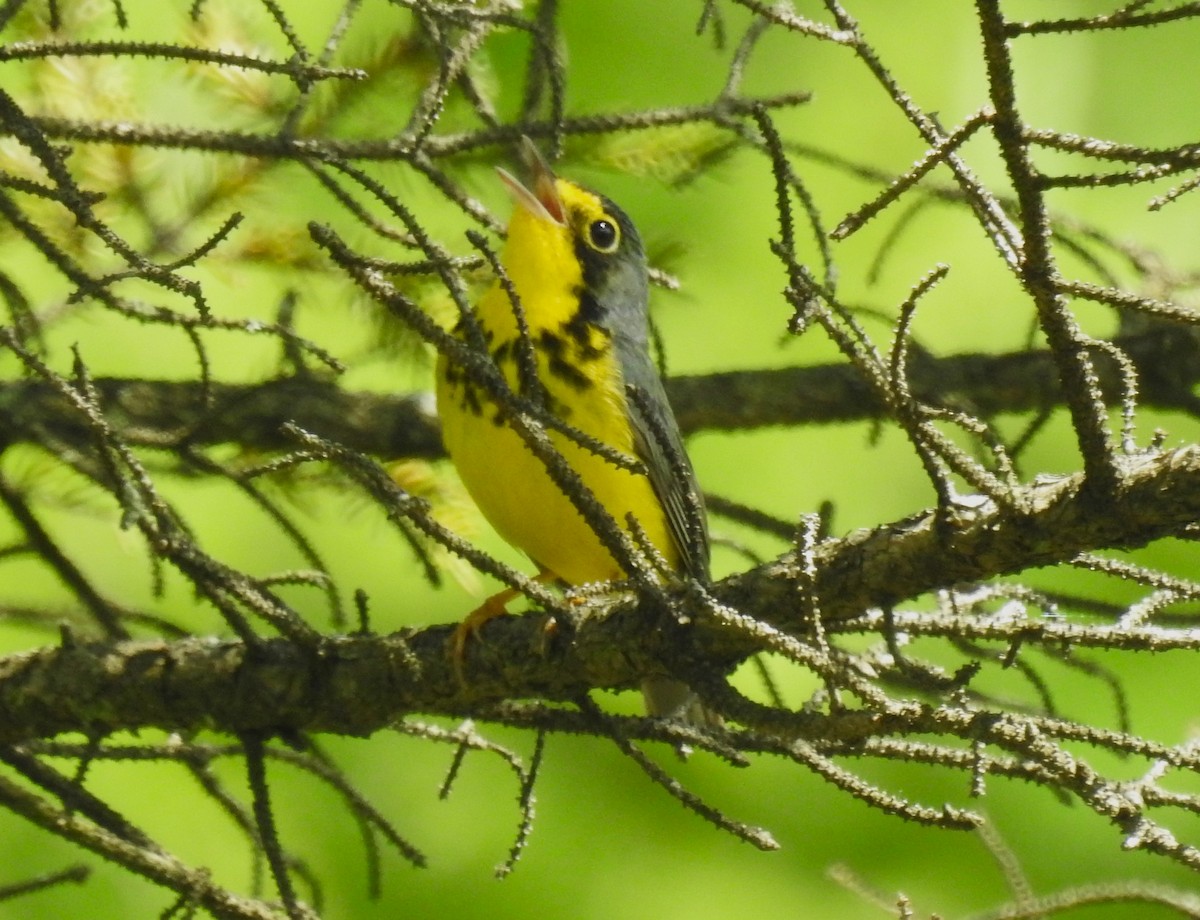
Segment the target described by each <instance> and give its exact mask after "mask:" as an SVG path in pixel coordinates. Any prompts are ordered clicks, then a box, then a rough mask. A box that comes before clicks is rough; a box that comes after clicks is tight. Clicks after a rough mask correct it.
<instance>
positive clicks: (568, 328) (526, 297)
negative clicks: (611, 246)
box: [437, 210, 679, 584]
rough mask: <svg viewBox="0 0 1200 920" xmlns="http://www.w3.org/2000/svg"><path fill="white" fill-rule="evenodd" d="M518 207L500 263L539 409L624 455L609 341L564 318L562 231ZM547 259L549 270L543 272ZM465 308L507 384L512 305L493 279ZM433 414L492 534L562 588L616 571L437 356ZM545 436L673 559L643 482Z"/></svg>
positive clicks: (513, 365) (513, 345) (572, 281)
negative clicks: (525, 341) (531, 363)
mask: <svg viewBox="0 0 1200 920" xmlns="http://www.w3.org/2000/svg"><path fill="white" fill-rule="evenodd" d="M522 220H529V221H531V222H532V221H536V218H534V217H532V216H528V215H524V214H523V213H522V212H521V211H520V210H518V212H517V213H516V214H514V217H513V223H512V224H511V225H510V228H509V243H508V246H507V247H506V249H505V252H504V256H503V262H504V265H505V269H506V272H507V274H508V276H509V278H510V279H511V281H512V283H513V284H514V286H515V287H516V290H517V292H518V294H519V297H520V301H521V304H522V307H523V310H524V313H525V317H526V320H527V322H528V324H529V327H530V338H531V341H532V344H533V346H534V351H535V355H536V358H537V362H536V363H537V373H538V379H539V381H540V383H541V385H542V387H543V388H544V390H545V393H546V396H547V402H548V406H549V408H550V411H551V412H553V414H555V415H556V416H558V417H559V418H561V419H563V421H565V422H567V423H568V424H570V425H572V426H573V427H575V428H577V429H579V430H580V431H582V432H583V433H584V434H586V435H589V436H590V437H592V438H595V439H597V440H599V441H601V442H603V443H604V444H607V445H608V446H610V447H612V448H615V449H616V450H618V451H621V452H622V453H624V454H627V455H629V456H631V457H632V456H633V455H634V445H633V434H632V430H631V428H630V425H629V420H628V416H627V414H626V408H625V406H626V398H625V389H624V381H623V380H622V378H621V373H620V367H619V364H618V361H617V356H616V353H615V350H614V348H613V343H612V341H611V338H610V337H609V336H608V335H607V333H605V332H604V330H602V329H599V328H597V327H596V326H594V325H590V324H585V323H581V322H575V323H572V322H571V320H572V319H573V318H576V316H577V313H578V311H579V306H580V304H579V292H580V291H581V290H582V277H581V273H580V269H579V264H578V261H577V260H576V259H575V257H574V253H573V251H572V249H571V245H570V239H569V237H568V236H566V235H565V234H564V235H563V236H562V237H561V238H559V237H557V236H556V235H555V234H553V233H551V232H548V231H546V230H545V229H544V228H543V227H541V226H540V225H539V224H540V223H545V222H544V221H542V222H539V223H538V224H531V225H530V226H528V227H523V226H521V224H520V221H522ZM547 266H554V267H555V270H554V271H552V272H547V271H546V267H547ZM477 316H478V319H479V323H480V326H481V327H482V328H483V331H484V334H485V337H486V338H487V340H488V341H487V344H488V349H489V351H490V352H491V354H492V356H493V358H494V360H495V361H496V363H497V365H498V366H499V367H500V368H501V369H502V370H503V372H504V374H505V377H506V379H507V380H508V382H509V385H510V386H511V387H513V389H514V390H517V389H518V372H517V362H516V354H517V348H518V342H519V333H518V327H517V323H516V319H515V317H514V311H513V308H512V304H511V303H510V300H509V297H508V295H507V294H506V293H505V291H504V290H503V288H501V287H500V286H499V285H496V286H495V287H493V288H492V289H491V290H490V291H489V292H488V293H487V294H486V295H485V296H484V297H483V298H482V299H481V301H480V303H479V306H478V310H477ZM437 378H438V387H437V395H438V412H439V414H440V416H441V419H442V438H443V441H444V442H445V445H446V450H447V452H448V453H449V455H450V457H451V459H452V460H453V461H454V465H455V467H457V469H458V472H459V475H460V476H461V478H462V481H463V483H464V484H465V485H466V487H467V490H468V491H469V492H470V493H471V496H472V497H473V498H474V499H475V502H476V503H477V504H478V505H479V508H480V510H481V511H482V512H483V514H484V516H485V517H487V519H488V520H489V521H490V522H491V523H492V526H493V527H495V528H496V530H497V532H498V533H499V534H500V535H501V536H502V537H503V538H504V539H505V540H507V541H508V542H509V543H511V544H512V545H513V546H516V547H517V548H519V549H521V550H522V551H524V552H525V553H526V554H528V555H529V556H530V557H531V558H532V559H533V560H534V562H536V563H537V564H538V566H539V567H541V568H542V569H543V570H546V571H549V572H551V573H553V574H554V575H556V576H558V577H559V578H561V579H563V580H564V581H566V582H568V583H571V584H582V583H585V582H590V581H606V580H612V579H618V578H624V577H625V575H626V573H625V572H623V571H622V570H621V568H620V566H619V565H618V564H617V562H616V560H615V559H614V558H613V557H612V554H611V553H609V551H608V550H607V549H605V548H604V546H603V545H602V544H601V542H600V540H599V539H598V538H597V537H596V535H595V534H594V533H593V532H592V530H591V528H590V527H589V526H588V524H587V522H586V521H585V520H584V518H583V516H582V515H581V514H580V513H579V512H578V511H577V510H576V508H575V506H574V505H573V504H572V502H571V500H570V499H568V498H567V496H566V495H565V494H564V493H563V492H562V491H561V490H560V489H559V487H558V486H557V485H555V483H554V481H553V480H552V479H551V477H550V475H549V473H548V472H547V471H546V468H545V466H544V464H543V463H542V461H541V460H539V459H538V458H537V457H536V456H534V454H533V452H532V451H530V449H529V448H528V447H527V446H526V445H525V443H524V442H523V441H522V440H521V438H520V436H519V435H518V434H517V433H516V432H515V431H513V429H512V428H511V427H510V426H509V425H508V424H507V423H506V420H505V419H506V415H505V412H504V411H503V410H502V409H501V408H500V407H499V406H498V405H496V403H494V402H492V401H491V400H488V399H487V398H486V397H485V396H484V394H483V392H482V391H481V390H480V389H479V388H477V387H475V386H474V385H472V384H471V382H470V381H469V380H468V379H466V377H465V376H464V374H463V372H462V371H461V370H460V369H457V368H454V367H452V366H450V364H449V362H448V361H447V359H446V358H445V357H442V358H441V359H440V360H439V362H438V372H437ZM550 437H551V440H552V441H553V443H554V444H555V446H556V447H557V449H558V450H559V451H560V452H561V453H562V455H563V457H564V458H565V459H566V461H567V463H568V464H570V466H571V467H572V468H573V469H574V470H575V471H576V472H577V473H578V474H579V476H580V478H581V479H582V480H583V482H584V484H585V485H586V486H587V487H588V488H589V489H590V490H591V491H592V493H593V494H594V495H595V497H596V498H597V499H598V500H599V502H600V504H601V505H602V506H603V507H604V508H605V509H607V511H608V512H609V514H611V515H612V517H613V518H614V519H615V520H616V522H617V523H618V524H619V525H620V526H622V527H623V528H625V529H626V530H628V527H627V525H626V517H627V515H629V514H631V513H632V515H633V516H634V518H635V519H636V520H637V522H638V525H639V527H640V528H641V529H642V530H643V531H644V532H645V534H646V536H647V537H648V539H649V540H650V542H651V543H652V544H653V545H654V546H655V547H656V548H657V549H658V550H659V551H660V552H661V553H662V554H663V555H664V556H665V557H666V558H667V560H668V562H669V563H670V564H671V565H678V564H679V560H678V553H677V551H676V550H675V546H674V542H673V541H672V538H671V536H670V532H669V529H668V524H667V520H666V516H665V514H664V512H663V509H662V506H661V505H660V503H659V501H658V499H657V497H656V496H655V494H654V491H653V489H652V488H651V486H650V482H649V480H648V479H647V478H646V477H645V476H644V475H641V474H638V473H633V472H631V471H629V470H627V469H622V468H620V467H618V466H616V465H615V464H613V463H611V462H609V461H607V460H605V459H603V458H601V457H599V456H597V455H596V454H594V453H592V452H591V451H589V450H587V449H586V448H583V447H581V446H579V445H578V444H576V443H574V442H573V441H571V440H570V439H568V438H566V437H565V436H563V435H561V434H557V433H551V435H550Z"/></svg>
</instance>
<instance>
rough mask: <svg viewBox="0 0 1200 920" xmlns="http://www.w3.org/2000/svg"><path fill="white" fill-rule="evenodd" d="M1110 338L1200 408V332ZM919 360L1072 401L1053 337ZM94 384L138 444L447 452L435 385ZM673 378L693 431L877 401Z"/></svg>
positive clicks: (18, 388) (1151, 399)
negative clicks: (299, 433)
mask: <svg viewBox="0 0 1200 920" xmlns="http://www.w3.org/2000/svg"><path fill="white" fill-rule="evenodd" d="M1112 342H1113V345H1114V346H1116V347H1117V348H1118V349H1120V350H1121V351H1122V352H1124V353H1125V354H1126V355H1128V356H1129V358H1130V360H1131V361H1132V362H1133V364H1134V366H1135V367H1136V368H1137V371H1138V380H1139V384H1140V386H1139V396H1140V403H1141V405H1142V406H1144V407H1153V408H1157V409H1166V410H1174V411H1183V412H1188V413H1193V414H1194V413H1196V412H1197V411H1198V410H1200V405H1198V403H1197V400H1196V398H1195V396H1194V395H1193V393H1192V388H1193V387H1194V386H1195V385H1197V384H1200V332H1197V331H1196V330H1195V329H1194V328H1192V327H1189V326H1185V325H1182V324H1176V323H1167V322H1154V323H1147V324H1145V326H1144V328H1141V329H1139V331H1137V332H1134V333H1129V334H1127V335H1122V336H1118V337H1116V338H1114V339H1113V340H1112ZM909 361H910V364H909V368H908V376H909V385H910V388H911V391H912V394H913V396H914V397H916V398H917V399H919V400H921V401H922V402H925V403H926V404H929V405H942V406H950V407H955V408H960V407H965V408H967V409H968V410H969V411H972V412H974V413H976V414H977V415H979V416H980V417H982V418H991V417H994V416H996V415H999V414H1002V413H1013V412H1025V411H1029V410H1042V409H1048V408H1051V407H1053V406H1056V405H1060V404H1061V403H1062V388H1061V387H1060V386H1059V383H1058V376H1057V368H1056V365H1055V362H1054V360H1053V358H1052V357H1051V354H1050V353H1049V352H1048V351H1044V350H1030V351H1019V352H1009V353H1007V354H961V355H952V356H949V357H944V358H938V357H933V356H931V355H929V354H928V353H925V352H916V353H914V354H913V355H912V356H911V357H910V359H909ZM1095 364H1096V370H1097V374H1098V377H1099V380H1100V384H1101V388H1102V391H1103V393H1104V397H1105V399H1106V400H1107V401H1108V404H1109V405H1117V404H1119V403H1120V400H1121V383H1122V380H1121V371H1120V368H1119V367H1118V366H1117V363H1116V362H1115V361H1114V360H1112V359H1111V357H1109V356H1108V355H1107V354H1103V353H1098V354H1097V355H1096V358H1095ZM95 387H96V391H97V393H98V395H99V398H100V404H101V407H102V408H103V410H104V412H105V414H106V416H107V417H108V418H109V419H110V420H111V422H112V423H113V425H114V427H115V428H116V429H117V430H118V431H119V432H120V433H121V436H122V437H123V438H125V439H126V440H127V441H129V442H130V443H132V444H143V445H150V446H157V447H164V448H179V447H185V446H188V447H195V446H203V445H206V444H221V443H236V444H240V445H241V446H242V447H244V448H246V449H249V450H256V451H262V450H283V449H290V448H293V447H294V446H295V440H294V439H293V438H290V437H289V436H287V435H286V434H285V433H284V431H283V426H284V425H285V424H287V423H294V424H295V425H297V426H299V427H300V428H303V429H305V430H306V431H312V432H315V433H319V434H320V435H321V436H322V437H324V438H327V439H328V440H331V441H336V442H337V443H339V444H343V445H345V446H347V447H350V448H352V449H354V450H358V451H361V452H363V453H366V454H371V455H373V456H377V457H387V458H398V457H417V458H435V457H440V456H442V455H443V453H442V447H441V437H440V434H439V430H438V422H437V418H436V416H435V415H434V413H433V404H432V401H431V399H430V397H429V396H428V395H427V394H420V393H417V394H408V395H403V396H389V395H381V394H377V393H367V392H349V391H346V390H342V389H340V388H339V387H338V386H336V384H334V383H332V382H330V381H328V380H324V379H321V378H319V377H314V376H300V377H286V378H278V379H275V380H268V381H263V382H261V383H253V384H246V385H237V384H218V383H210V384H207V385H205V384H203V383H201V382H199V381H179V382H177V381H165V380H160V381H154V380H144V379H132V380H125V379H120V378H101V379H98V380H96V381H95ZM667 391H668V394H669V396H670V399H671V404H672V405H673V406H674V407H675V414H676V417H677V418H678V419H679V423H680V426H681V428H682V429H683V430H684V431H685V432H686V433H688V434H694V433H697V432H699V431H732V430H750V429H755V428H763V427H767V426H772V425H804V424H830V423H836V422H852V421H866V420H870V419H874V418H878V416H879V412H880V407H879V405H878V403H877V400H876V399H875V398H874V397H873V396H872V393H871V389H870V387H869V385H868V384H867V383H866V381H864V380H863V378H862V375H861V374H860V373H859V372H858V370H857V369H856V368H854V367H852V366H850V365H848V364H825V365H819V366H814V367H790V368H776V369H769V370H745V371H723V372H717V373H712V374H702V375H695V376H680V377H674V378H672V379H670V380H669V381H667ZM46 434H50V435H52V436H53V437H54V438H55V439H57V440H59V441H61V442H64V443H68V444H78V443H81V442H82V441H83V440H84V439H86V437H87V426H86V424H85V423H84V422H83V420H81V419H80V418H79V416H78V414H77V413H74V412H71V411H70V410H69V408H68V406H67V405H66V403H65V402H64V401H63V400H62V399H61V397H60V396H59V394H58V393H57V392H56V390H55V389H54V387H52V386H51V385H50V384H48V383H46V382H44V381H39V380H34V379H27V380H20V381H11V382H0V437H2V438H3V439H5V440H6V441H7V442H8V443H17V442H21V441H36V440H40V439H41V438H42V437H43V436H44V435H46Z"/></svg>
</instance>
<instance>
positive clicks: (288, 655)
mask: <svg viewBox="0 0 1200 920" xmlns="http://www.w3.org/2000/svg"><path fill="white" fill-rule="evenodd" d="M1120 466H1121V468H1122V473H1121V476H1120V480H1119V482H1120V488H1119V490H1118V492H1117V496H1116V498H1115V499H1114V501H1113V502H1112V504H1110V505H1108V506H1105V507H1096V506H1095V504H1094V503H1090V502H1088V501H1087V500H1085V499H1084V498H1083V497H1082V496H1081V487H1082V481H1083V480H1082V477H1081V476H1078V475H1077V476H1073V477H1069V478H1064V479H1061V480H1058V481H1054V482H1045V483H1040V484H1037V485H1033V486H1029V487H1027V488H1025V489H1024V490H1023V492H1024V495H1023V496H1022V498H1023V502H1022V504H1023V505H1024V507H1025V508H1026V509H1027V510H1026V511H1025V512H1023V513H1016V512H1013V511H1009V510H1005V509H1001V508H999V507H997V506H996V505H995V504H994V503H993V502H991V501H988V500H981V501H980V502H978V503H973V502H968V503H965V504H963V505H962V506H960V507H959V508H957V509H955V512H956V513H955V515H954V516H953V519H951V520H947V519H946V517H945V515H944V514H940V513H938V512H935V511H928V512H924V513H922V514H919V515H916V516H914V517H912V518H909V519H907V520H905V521H898V522H894V523H892V524H888V525H886V526H883V527H879V528H874V529H871V530H864V531H859V532H856V533H853V534H851V535H849V536H848V537H846V538H844V539H837V540H827V541H825V542H823V543H821V544H819V545H818V546H816V547H815V548H814V550H813V552H814V555H815V562H816V569H815V571H816V580H815V584H814V589H815V592H816V594H817V596H818V597H819V598H820V609H821V616H822V620H823V622H824V624H825V627H826V628H827V629H828V628H831V627H832V626H834V625H836V624H837V623H838V622H840V621H849V620H851V618H855V617H860V616H862V615H863V614H864V613H865V612H867V611H869V610H871V609H872V608H879V607H884V608H886V607H890V606H891V605H893V604H896V603H899V602H901V601H904V600H909V599H912V598H916V597H918V596H920V595H922V594H926V593H928V592H931V591H935V590H938V589H942V588H945V587H946V586H949V585H956V584H970V583H973V582H976V581H979V580H981V579H984V578H988V577H991V576H995V575H1001V574H1005V573H1009V572H1016V571H1021V570H1024V569H1028V568H1031V567H1036V566H1047V565H1054V564H1057V563H1064V562H1070V561H1071V560H1073V559H1074V558H1075V557H1076V556H1077V555H1078V554H1080V553H1082V552H1084V551H1087V550H1095V549H1101V548H1123V549H1127V548H1131V547H1134V546H1138V545H1141V544H1143V543H1146V542H1148V541H1150V540H1153V539H1156V538H1158V537H1162V536H1165V535H1168V534H1171V533H1179V532H1180V531H1182V530H1184V529H1185V528H1187V527H1189V526H1191V525H1192V524H1193V523H1194V522H1195V520H1196V519H1197V518H1198V517H1200V447H1189V448H1185V449H1182V450H1177V451H1173V452H1165V453H1159V454H1154V455H1149V454H1148V455H1143V456H1137V457H1130V458H1126V459H1124V460H1123V461H1122V462H1121V464H1120ZM797 571H798V562H797V558H796V554H795V553H787V554H785V555H784V556H781V557H780V558H779V559H777V560H775V561H773V562H771V563H769V564H767V565H763V566H759V567H758V568H756V569H753V570H751V571H749V572H746V573H744V574H740V575H736V576H733V577H731V578H728V579H725V580H724V581H722V582H720V583H718V584H716V585H714V586H713V587H712V589H711V590H712V596H713V599H714V600H715V602H716V603H717V604H719V605H721V607H723V608H728V609H734V610H737V611H739V612H740V613H741V614H742V615H744V616H746V617H749V618H752V619H754V620H756V621H758V622H760V623H763V624H767V625H768V626H769V627H772V628H774V629H776V630H780V631H782V632H785V633H787V634H789V635H793V636H803V635H805V634H806V631H807V630H808V629H809V626H810V624H809V623H807V622H806V611H807V610H808V609H809V606H808V602H807V601H806V599H805V597H804V596H803V592H801V591H799V590H797V586H796V572H797ZM694 606H695V608H696V609H695V610H693V611H692V616H693V619H694V621H695V627H694V628H692V629H690V630H681V629H679V628H672V629H666V630H663V629H661V628H660V627H661V625H662V624H661V623H659V621H658V617H657V615H656V612H655V611H654V610H653V609H652V606H651V605H650V604H648V603H644V604H639V603H638V602H637V601H635V600H629V599H625V600H617V601H614V602H611V603H609V604H607V605H600V606H598V608H597V609H596V610H595V612H594V614H593V615H590V616H585V617H582V618H580V620H579V622H577V623H574V624H560V627H561V629H560V631H559V634H558V635H557V636H552V637H551V638H550V639H549V640H547V634H546V631H545V620H544V618H543V617H539V616H526V617H505V618H502V619H500V620H496V621H494V622H492V623H489V624H488V626H487V627H486V629H485V630H484V633H485V641H480V642H476V643H473V644H472V645H471V646H470V648H469V655H468V662H467V673H468V675H469V682H468V684H467V685H465V686H464V685H460V684H459V682H458V681H457V679H456V676H455V673H454V669H453V668H452V667H451V662H450V658H449V655H448V652H447V649H448V641H449V638H450V635H451V632H452V628H453V627H452V626H449V625H438V626H430V627H427V628H424V629H420V630H416V631H413V632H407V633H396V634H393V635H390V636H386V637H385V636H370V635H352V636H337V637H322V638H321V639H320V640H319V641H318V642H317V643H316V644H315V646H311V647H301V646H299V645H297V644H295V643H293V642H290V641H288V640H286V639H272V640H262V641H261V642H259V643H257V644H256V645H255V647H254V648H253V649H249V648H247V646H246V645H244V644H243V643H242V642H239V641H233V640H223V641H219V640H214V639H203V638H194V639H193V638H188V639H182V640H179V641H175V642H167V641H157V640H156V641H143V642H117V643H77V642H73V641H68V642H66V643H64V644H63V645H61V646H59V647H56V648H45V649H40V650H37V651H33V652H29V653H25V654H19V655H12V656H9V657H7V658H5V659H2V660H0V742H4V743H13V742H18V741H24V740H29V739H32V738H38V737H49V736H53V735H55V734H58V733H61V732H66V731H81V732H89V733H99V734H106V733H109V732H113V731H117V730H120V729H136V728H148V727H157V728H162V729H165V730H170V731H182V730H188V729H195V728H200V727H207V728H213V729H217V730H221V731H226V732H232V733H244V732H248V731H251V732H262V731H268V732H269V731H281V730H288V731H292V730H304V731H321V732H333V733H340V734H350V735H366V734H370V733H372V732H374V731H378V730H379V729H382V728H385V727H386V726H388V725H390V724H392V723H393V722H395V721H396V720H397V719H400V718H402V717H403V716H405V715H407V714H410V713H415V712H423V713H437V714H446V715H462V714H466V713H469V712H475V713H478V712H479V711H480V708H481V707H484V706H486V705H487V704H491V703H495V702H497V701H500V700H503V699H506V698H523V697H541V698H544V699H549V700H561V701H570V700H575V699H578V698H579V697H580V696H581V695H584V694H586V693H587V692H588V691H589V690H591V689H594V688H621V687H630V686H633V685H635V684H636V683H637V682H638V681H639V680H640V679H641V678H642V677H643V676H644V675H645V674H647V673H653V672H655V671H658V670H661V669H662V668H663V667H664V666H667V667H669V668H671V669H674V670H676V671H681V672H690V671H695V670H697V669H699V670H707V671H708V672H710V673H712V672H713V671H721V670H726V669H729V668H731V667H733V666H734V665H735V664H736V663H738V662H739V661H741V660H743V659H744V658H746V657H747V656H749V655H751V654H753V653H755V652H757V651H760V650H762V649H763V647H764V643H763V641H762V640H761V637H759V636H756V635H753V634H749V633H743V632H739V631H738V630H736V629H731V628H730V626H729V623H728V621H726V620H724V619H722V618H720V617H716V616H711V615H706V614H705V613H704V605H703V604H696V605H694ZM928 616H929V617H931V618H932V617H937V616H940V614H936V613H935V614H929V615H928ZM908 618H909V619H910V620H912V621H913V623H912V624H911V625H913V626H914V627H918V628H919V626H920V618H921V615H920V614H916V613H910V614H908ZM993 626H994V631H993V634H992V635H991V636H990V638H996V639H1007V640H1009V641H1012V642H1022V641H1024V642H1032V641H1037V640H1044V641H1055V640H1056V639H1060V638H1070V627H1069V624H1064V623H1062V622H1060V621H1054V620H1041V619H1030V620H1023V621H1020V622H1017V623H1009V624H1008V626H1007V628H1005V627H1003V626H1002V625H995V624H993ZM566 632H570V633H571V636H570V638H569V639H568V637H567V636H566V635H563V633H566ZM681 639H682V640H683V641H681ZM1111 640H1112V644H1113V645H1120V646H1122V647H1126V646H1127V647H1130V648H1143V649H1151V648H1153V649H1159V650H1162V649H1167V648H1172V647H1195V646H1196V645H1197V644H1200V630H1195V629H1181V630H1171V629H1166V628H1162V627H1146V628H1144V629H1140V630H1139V629H1131V630H1130V631H1129V632H1128V634H1127V635H1126V636H1125V639H1122V631H1121V630H1120V629H1118V628H1113V630H1112V633H1111ZM1125 640H1127V641H1125Z"/></svg>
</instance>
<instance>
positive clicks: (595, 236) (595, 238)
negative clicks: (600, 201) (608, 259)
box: [587, 218, 621, 253]
mask: <svg viewBox="0 0 1200 920" xmlns="http://www.w3.org/2000/svg"><path fill="white" fill-rule="evenodd" d="M587 233H588V242H589V243H590V244H591V246H592V248H593V249H595V250H596V251H597V252H604V253H609V252H616V251H617V244H618V243H619V242H621V231H620V230H618V229H617V225H616V224H614V223H613V222H612V221H611V220H604V219H603V218H601V219H600V220H594V221H592V222H591V223H590V224H588V228H587Z"/></svg>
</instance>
